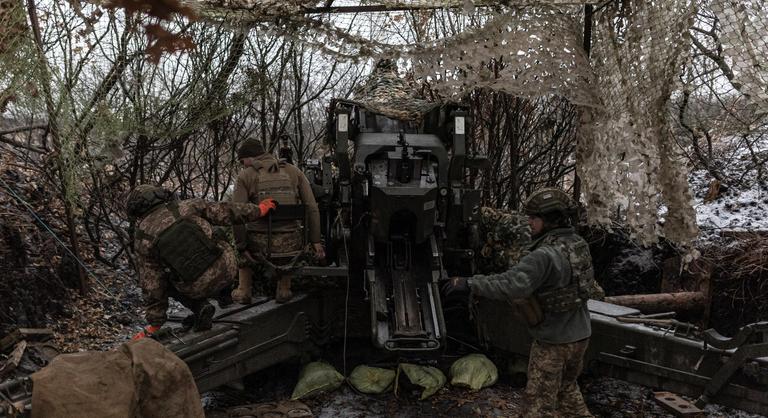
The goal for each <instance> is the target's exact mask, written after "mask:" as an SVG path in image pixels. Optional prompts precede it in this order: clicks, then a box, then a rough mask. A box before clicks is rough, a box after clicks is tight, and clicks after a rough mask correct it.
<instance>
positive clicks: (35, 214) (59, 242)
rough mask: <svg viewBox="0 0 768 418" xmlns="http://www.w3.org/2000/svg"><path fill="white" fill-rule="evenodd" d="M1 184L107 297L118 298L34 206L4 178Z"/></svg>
mask: <svg viewBox="0 0 768 418" xmlns="http://www.w3.org/2000/svg"><path fill="white" fill-rule="evenodd" d="M0 183H3V186H4V187H5V189H6V190H8V192H9V193H10V194H11V196H13V197H14V198H16V200H18V201H19V202H20V203H21V204H22V205H24V207H25V208H26V209H27V211H29V213H30V214H32V216H33V217H34V218H35V219H36V220H37V222H39V223H40V225H42V226H43V228H45V229H46V230H47V231H48V233H49V234H51V236H52V237H53V239H54V240H55V241H56V242H57V243H58V244H59V245H60V246H61V247H62V248H64V250H66V251H67V253H69V255H70V256H72V258H74V259H75V261H77V264H79V265H80V267H82V268H83V270H85V272H86V273H88V275H90V276H91V277H92V278H93V280H94V281H95V282H96V283H98V284H99V286H101V287H102V288H104V291H105V292H107V295H109V296H110V297H112V298H116V297H115V295H113V294H112V292H110V291H109V289H108V288H107V286H106V285H104V283H102V282H101V281H100V280H99V278H98V277H96V274H94V273H93V272H92V271H91V270H90V269H89V268H88V266H86V265H85V263H83V261H82V260H80V258H79V257H78V256H76V255H75V253H73V252H72V250H70V249H69V247H67V245H66V244H65V243H64V242H63V241H62V240H61V239H60V238H59V237H58V235H56V233H55V232H54V231H53V230H52V229H51V228H50V227H49V226H48V224H46V223H45V222H44V221H43V220H42V219H40V217H39V216H38V215H37V213H36V212H35V210H34V209H32V206H31V205H30V204H29V203H27V202H26V201H25V200H24V199H23V198H22V197H21V196H19V195H18V194H16V192H15V191H14V190H13V189H12V188H11V186H10V185H8V183H6V182H5V180H3V178H2V177H0Z"/></svg>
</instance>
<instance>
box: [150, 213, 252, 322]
mask: <svg viewBox="0 0 768 418" xmlns="http://www.w3.org/2000/svg"><path fill="white" fill-rule="evenodd" d="M175 211H177V213H174V212H175ZM260 216H261V213H260V210H259V207H258V206H257V205H250V204H239V203H212V202H206V201H204V200H202V199H190V200H184V201H172V202H170V203H167V204H161V205H158V206H157V207H155V208H154V209H152V210H151V211H150V212H148V213H147V214H145V215H144V216H143V217H142V218H140V219H139V220H138V223H137V225H136V230H135V239H136V241H135V249H136V252H137V254H138V270H139V284H140V285H141V289H142V293H143V296H144V304H145V309H146V318H147V321H148V322H149V324H150V325H154V326H160V325H162V324H163V323H164V322H165V320H166V311H167V310H168V297H173V298H174V299H176V300H177V301H179V302H180V303H182V304H183V305H184V306H186V307H187V308H189V309H190V310H192V311H193V312H197V311H198V309H199V308H200V306H201V305H202V304H205V303H207V300H206V299H207V298H211V297H215V296H217V295H219V294H220V293H221V292H222V291H224V290H227V291H228V290H229V287H230V285H231V284H232V283H233V282H234V278H235V276H236V274H237V259H236V256H235V252H234V250H233V248H232V246H231V245H229V243H227V242H223V241H216V240H212V241H213V242H214V243H215V245H216V247H218V249H219V250H220V255H219V257H218V258H217V259H216V260H215V261H214V262H213V264H211V265H210V267H208V268H207V270H205V272H204V273H203V274H201V275H200V276H199V277H198V278H197V279H195V280H194V281H183V280H180V279H179V278H178V277H176V275H175V274H174V273H172V271H171V269H170V268H168V266H167V265H166V264H165V263H164V262H163V261H161V260H160V259H159V258H158V256H157V254H156V250H155V248H154V245H153V243H154V242H155V239H156V237H158V236H161V234H162V233H163V231H164V230H166V229H168V228H169V227H170V226H171V225H173V224H174V223H175V222H176V220H177V218H180V217H181V218H184V219H186V220H189V221H191V222H193V223H194V224H195V225H197V226H198V227H199V228H200V229H201V230H202V232H203V233H204V234H205V235H206V236H207V237H208V238H211V237H212V235H213V227H212V224H213V225H233V224H244V223H246V222H253V221H255V220H257V219H258V218H259V217H260Z"/></svg>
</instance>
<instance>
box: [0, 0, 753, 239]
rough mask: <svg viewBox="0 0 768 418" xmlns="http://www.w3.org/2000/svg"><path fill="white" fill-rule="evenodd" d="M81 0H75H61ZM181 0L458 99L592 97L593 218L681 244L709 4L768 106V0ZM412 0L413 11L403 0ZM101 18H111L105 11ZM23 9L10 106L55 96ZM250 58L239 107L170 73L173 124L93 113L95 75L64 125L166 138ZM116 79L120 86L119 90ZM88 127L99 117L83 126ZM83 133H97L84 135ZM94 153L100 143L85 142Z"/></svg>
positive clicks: (168, 61)
mask: <svg viewBox="0 0 768 418" xmlns="http://www.w3.org/2000/svg"><path fill="white" fill-rule="evenodd" d="M585 3H590V4H593V5H594V7H595V10H596V11H595V15H594V33H593V36H592V52H591V56H590V57H587V55H586V53H585V52H584V50H583V48H582V39H581V36H582V31H583V24H584V23H583V19H584V4H585ZM71 4H77V2H71V3H66V5H64V6H63V7H70V5H71ZM183 4H184V5H186V6H190V7H191V8H192V9H193V10H194V11H195V13H196V14H197V15H198V16H199V17H200V18H201V19H200V20H198V21H196V22H195V23H193V24H192V28H193V29H194V28H200V27H213V28H215V27H218V25H220V24H222V23H223V24H224V25H225V27H227V28H235V29H237V30H242V29H245V28H248V29H249V30H250V32H249V39H253V37H255V36H259V37H262V39H265V38H270V37H281V38H283V39H287V40H290V41H293V42H294V43H295V44H296V45H303V46H308V47H311V48H313V49H315V50H316V51H318V52H321V53H322V54H324V56H326V57H329V59H330V60H337V61H343V62H346V63H351V64H354V63H361V64H367V63H369V62H371V59H373V60H378V59H381V58H389V59H393V60H397V61H398V63H399V64H400V66H401V73H402V72H404V71H405V70H407V71H409V72H410V76H411V77H412V78H413V81H409V82H408V85H409V86H410V85H418V84H419V83H426V84H427V85H428V86H429V87H430V91H432V92H436V93H438V94H439V95H440V96H442V98H450V99H458V98H459V97H461V95H463V94H465V93H467V92H468V91H470V90H471V89H473V88H478V87H481V88H491V89H496V90H500V91H504V92H507V93H510V94H514V95H518V96H522V97H537V96H548V95H559V96H563V97H566V98H568V100H570V101H571V102H573V103H575V104H577V105H580V106H581V109H582V128H581V130H580V141H579V147H578V152H577V154H578V155H577V161H578V164H577V167H578V173H579V174H580V177H581V179H582V180H583V185H584V187H583V191H584V197H583V198H584V200H585V202H586V204H587V206H588V213H589V216H590V220H591V221H593V222H596V223H602V224H607V223H609V222H610V221H611V219H613V218H615V214H616V213H617V209H619V212H620V214H621V215H622V217H626V219H627V222H628V223H629V225H630V226H631V227H632V229H633V230H634V231H635V232H636V237H637V238H639V239H640V240H641V241H643V242H652V241H654V240H655V239H656V238H657V237H658V235H660V234H664V235H666V236H667V237H668V238H669V239H671V240H673V241H676V242H681V243H685V242H689V241H690V240H691V239H693V238H694V237H695V236H696V233H697V229H696V225H695V218H694V212H693V209H692V207H691V203H692V199H691V193H690V191H689V190H688V186H687V182H686V168H685V165H684V163H683V162H682V161H681V160H680V159H679V158H678V156H677V155H676V146H673V144H674V142H673V141H672V140H671V129H670V119H671V117H674V116H675V115H674V114H672V112H670V106H669V104H670V99H671V98H674V97H675V95H676V94H678V92H679V90H680V88H681V86H679V85H678V81H679V75H680V73H681V72H682V68H683V67H684V66H686V65H689V64H688V63H689V58H690V57H691V56H692V53H696V50H695V48H694V47H693V45H692V44H693V43H694V40H695V39H697V38H698V35H699V34H698V33H697V32H696V31H693V30H691V27H692V23H693V21H694V19H695V18H696V14H697V13H699V14H701V13H702V12H707V13H711V14H713V16H714V17H715V19H716V20H713V22H715V23H713V24H712V25H711V27H710V28H709V29H711V30H712V33H713V34H714V35H715V37H714V38H712V39H714V41H712V42H720V45H713V44H711V43H707V42H709V41H707V42H704V43H705V46H707V47H709V49H710V52H712V53H713V55H716V56H714V57H713V60H715V61H717V60H718V59H719V60H720V62H721V63H722V64H724V65H722V66H721V67H722V68H721V72H722V73H723V74H725V79H724V80H723V81H722V82H721V84H722V85H723V86H724V87H723V89H728V87H725V86H726V85H728V86H732V88H733V89H735V92H733V93H732V94H739V95H743V97H744V99H745V100H747V101H749V103H751V106H752V109H753V112H754V115H752V116H755V117H758V116H760V115H765V114H768V87H767V86H768V62H766V60H768V58H766V57H768V41H767V40H766V39H767V38H768V36H766V33H768V27H767V25H768V5H767V4H766V0H751V1H732V0H669V1H656V2H650V1H628V0H624V1H599V0H595V1H589V2H572V1H560V0H549V1H546V0H541V1H533V0H531V1H526V0H520V1H508V2H480V1H472V0H445V1H426V0H413V1H393V0H384V1H379V2H374V1H365V2H357V1H351V0H349V1H346V0H345V1H341V0H337V1H333V2H328V1H312V0H290V1H278V0H226V1H225V0H221V1H215V0H192V1H184V2H183ZM328 5H331V6H333V7H348V6H371V7H376V6H380V7H378V8H375V9H374V10H375V11H369V12H360V13H354V12H348V13H334V14H329V13H325V12H327V11H328V9H324V7H326V6H328ZM406 8H411V9H414V10H410V11H404V10H403V9H406ZM83 9H87V10H86V11H85V12H84V13H85V17H86V18H91V17H93V15H89V14H88V13H91V12H92V9H90V8H86V7H85V6H83ZM350 10H351V9H350ZM99 18H102V19H103V16H102V17H100V16H96V17H95V18H94V19H95V20H96V21H98V19H99ZM26 19H27V17H26V13H25V8H24V3H23V2H22V1H20V0H17V1H9V0H3V1H0V25H2V26H0V27H3V28H10V29H4V30H3V31H2V33H0V71H2V76H0V77H2V78H0V99H1V100H0V105H2V107H3V108H5V107H6V106H7V105H8V102H12V103H13V104H12V105H11V107H15V108H17V109H19V108H23V107H27V108H32V107H36V108H37V109H38V111H39V109H42V108H44V104H43V102H42V100H41V98H40V96H41V94H40V92H41V88H40V85H41V79H42V76H41V75H40V73H41V72H40V71H39V70H40V67H39V65H40V61H39V60H37V59H36V54H35V50H34V48H33V43H32V42H31V35H30V33H29V31H28V30H26V29H25V28H26V26H27V20H26ZM54 23H55V22H50V21H49V22H43V23H42V25H43V26H44V27H50V26H51V25H53V24H54ZM163 23H164V24H167V22H163ZM46 25H47V26H46ZM177 27H178V26H177ZM705 29H706V28H705ZM128 47H129V54H128V59H129V60H131V59H136V56H141V55H142V54H141V50H140V49H139V48H141V47H145V45H144V46H143V44H142V43H141V42H133V43H130V45H129V46H128ZM94 53H95V54H99V53H100V51H99V50H95V52H94ZM196 54H198V52H196V51H193V52H184V53H182V54H175V55H168V56H164V57H163V59H162V60H161V62H160V65H159V67H158V68H160V69H162V71H173V68H174V67H173V65H172V64H173V62H174V60H179V59H181V58H184V59H191V58H194V59H196V60H198V61H202V60H203V59H204V58H205V57H203V56H198V55H196ZM180 57H181V58H180ZM49 58H51V59H52V58H53V57H49ZM113 58H114V57H106V58H105V59H104V60H103V61H102V62H100V63H99V62H97V64H98V65H95V66H94V68H95V71H97V72H106V70H105V68H106V69H108V68H109V65H110V64H111V62H112V61H113ZM248 65H249V62H240V63H238V64H237V67H236V69H235V71H234V72H233V74H235V75H234V76H233V78H232V79H224V80H215V81H217V83H218V84H216V85H215V86H214V87H216V88H220V89H221V90H223V91H225V92H228V93H226V94H227V96H226V97H227V98H228V99H229V104H230V105H231V107H230V109H210V108H208V107H204V106H201V107H200V109H198V110H195V109H196V108H195V106H194V103H192V105H190V103H188V102H185V101H184V100H188V97H193V95H192V94H189V95H185V94H183V95H180V96H178V97H177V96H176V92H174V91H164V90H163V88H164V85H163V83H162V82H158V84H156V85H153V86H152V88H154V89H157V94H156V96H157V97H158V99H157V100H160V98H167V97H173V98H174V99H175V100H178V101H179V103H180V106H189V107H190V108H191V109H192V113H191V114H190V117H189V118H187V120H186V121H185V122H184V123H183V124H178V123H177V124H175V125H173V124H170V123H165V122H164V120H163V115H162V114H152V113H151V112H150V113H149V114H146V115H141V114H138V113H137V112H133V113H131V112H125V111H123V109H121V108H117V107H115V106H114V105H113V103H111V102H110V101H109V100H106V101H102V102H100V104H99V106H96V107H95V108H96V109H100V110H99V111H97V112H96V111H89V112H90V113H88V112H81V109H83V103H88V99H89V98H90V97H93V96H94V93H95V90H97V88H98V86H95V85H94V86H86V87H84V90H82V91H77V92H75V93H76V94H74V93H73V95H72V96H73V98H75V99H78V100H81V101H82V102H83V103H79V102H77V101H75V100H73V101H68V100H63V101H61V102H60V103H61V104H62V106H63V108H62V110H61V120H60V122H61V124H62V127H61V131H62V133H63V137H64V138H71V139H72V141H70V142H72V143H75V144H79V145H82V144H88V145H89V147H90V146H91V145H92V144H97V145H98V144H101V145H99V146H101V147H104V148H109V147H110V146H111V145H110V144H109V143H108V142H109V141H110V140H114V137H115V135H113V134H112V135H110V133H111V132H120V133H121V134H123V133H130V132H141V133H142V134H147V135H152V136H167V137H174V136H179V135H183V134H184V133H185V132H191V131H193V130H195V129H198V128H200V127H202V126H204V125H205V124H207V123H209V122H211V121H212V120H215V119H216V118H217V117H220V116H221V115H224V114H226V112H227V111H233V110H232V109H235V108H237V107H238V106H243V105H246V104H247V103H248V101H249V100H250V99H252V98H253V93H252V91H253V89H254V83H255V81H253V80H258V77H263V75H260V74H253V73H252V72H251V69H250V68H249V67H248ZM49 68H50V70H51V75H52V80H53V82H52V84H53V91H54V95H56V92H57V91H60V89H61V86H63V85H64V82H65V80H64V79H63V77H62V74H60V73H58V72H57V71H58V70H57V68H58V67H57V63H56V62H52V63H50V64H49ZM88 71H93V68H89V69H88ZM150 71H151V70H150V69H149V68H147V72H150ZM124 78H125V77H124ZM122 81H125V80H122ZM141 82H145V81H143V80H138V81H137V80H136V79H130V80H128V84H120V83H117V84H116V86H122V87H123V88H127V87H130V86H131V85H132V84H130V83H141ZM145 83H146V82H145ZM116 86H113V87H112V88H113V89H115V90H118V87H116ZM217 86H220V87H217ZM192 88H198V89H199V88H201V87H200V86H199V85H195V86H192ZM88 89H90V91H89V90H88ZM116 96H119V95H117V94H116ZM108 97H109V96H108ZM405 99H407V98H405ZM405 99H404V100H405ZM113 100H114V99H113ZM123 100H124V103H128V102H127V101H125V99H123ZM70 102H71V104H70ZM67 106H71V107H72V109H68V108H67ZM425 106H427V105H425ZM195 111H196V112H198V113H197V114H195V113H194V112H195ZM84 114H90V115H91V116H89V117H90V118H91V123H90V124H84V123H82V121H81V120H80V117H81V115H84ZM196 116H198V117H196ZM38 120H39V119H38ZM91 124H92V125H91ZM84 125H87V126H93V128H89V129H87V130H84V129H83V126H84ZM84 131H85V132H87V135H86V136H87V140H82V141H79V140H78V141H75V140H74V139H76V138H77V135H79V134H80V133H81V132H84ZM96 137H98V138H96ZM70 142H67V143H70ZM67 143H65V144H63V145H66V144H67ZM76 149H77V148H76V147H75V148H73V149H72V152H73V153H74V152H75V150H76ZM65 151H66V150H65ZM88 152H93V151H92V150H90V148H89V149H88ZM73 161H74V160H73ZM72 164H73V165H74V164H75V163H74V162H72ZM663 206H665V207H666V208H667V212H666V214H665V215H663V217H664V219H665V222H664V223H663V225H662V224H661V223H660V222H658V221H659V210H660V208H661V207H663ZM662 213H663V211H662Z"/></svg>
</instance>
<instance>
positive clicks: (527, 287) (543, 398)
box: [468, 228, 592, 417]
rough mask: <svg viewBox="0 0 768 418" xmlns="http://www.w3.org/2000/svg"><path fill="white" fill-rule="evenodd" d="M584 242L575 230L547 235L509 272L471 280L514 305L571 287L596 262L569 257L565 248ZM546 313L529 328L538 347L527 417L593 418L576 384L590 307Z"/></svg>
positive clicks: (480, 290) (479, 290)
mask: <svg viewBox="0 0 768 418" xmlns="http://www.w3.org/2000/svg"><path fill="white" fill-rule="evenodd" d="M579 240H581V242H583V240H582V239H581V238H580V237H579V236H578V235H576V233H575V232H574V231H573V229H572V228H557V229H553V230H550V231H548V232H545V233H543V234H542V235H541V236H540V237H538V238H537V239H536V240H535V241H534V243H533V244H532V245H531V247H530V251H531V252H530V253H528V254H527V255H525V256H523V257H522V258H521V259H520V261H519V262H518V263H517V264H515V265H514V266H512V267H511V268H509V269H508V270H507V271H505V272H503V273H499V274H491V275H476V276H474V277H472V278H470V279H469V281H468V283H469V286H470V289H471V291H472V292H473V294H475V295H478V296H482V297H485V298H488V299H493V300H501V301H512V300H519V299H524V298H528V297H530V296H532V295H542V294H547V293H548V292H552V291H553V290H559V289H562V288H565V287H568V286H569V285H571V284H572V281H573V275H572V268H571V266H572V265H585V263H586V265H588V266H589V267H591V258H588V259H587V260H577V259H575V258H574V254H568V253H567V252H566V251H565V249H566V248H569V247H568V246H566V245H564V244H563V243H573V242H579ZM584 244H586V243H584ZM569 245H570V244H569ZM581 248H583V247H581ZM580 256H581V257H584V253H581V254H580ZM586 257H589V252H588V248H587V252H586ZM543 310H544V315H543V319H542V320H541V321H540V322H539V323H538V324H536V325H533V326H529V331H530V333H531V335H532V336H533V339H534V343H533V345H532V347H531V352H530V356H529V363H528V384H527V386H526V390H525V395H526V396H525V398H526V404H527V407H526V415H525V416H531V417H534V416H536V417H550V416H558V415H562V416H569V417H586V416H591V414H590V413H589V410H588V409H587V407H586V405H585V404H584V400H583V398H582V396H581V392H580V391H579V387H578V384H577V382H576V378H577V377H578V376H579V373H580V372H581V369H582V363H583V356H584V352H585V350H586V348H587V345H588V342H589V337H590V336H591V334H592V328H591V323H590V316H589V311H588V310H587V304H586V301H580V302H579V303H578V306H577V307H576V308H575V309H572V310H569V311H565V312H551V311H548V310H547V309H546V307H543Z"/></svg>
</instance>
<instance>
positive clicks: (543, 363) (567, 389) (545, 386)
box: [524, 339, 592, 417]
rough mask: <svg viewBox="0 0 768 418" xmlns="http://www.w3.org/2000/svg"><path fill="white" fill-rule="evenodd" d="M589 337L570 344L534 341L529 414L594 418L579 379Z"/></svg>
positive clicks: (527, 392) (527, 390)
mask: <svg viewBox="0 0 768 418" xmlns="http://www.w3.org/2000/svg"><path fill="white" fill-rule="evenodd" d="M588 345H589V339H586V340H581V341H577V342H574V343H568V344H547V343H543V342H538V341H534V342H533V344H532V345H531V352H530V358H529V360H528V384H527V385H526V386H525V395H524V396H525V398H524V399H525V407H526V408H525V413H524V416H526V417H592V414H591V413H590V412H589V409H587V405H586V404H585V403H584V398H583V397H582V396H581V390H580V389H579V384H578V383H577V382H576V379H577V378H578V377H579V374H580V373H581V369H582V367H583V365H584V352H585V351H586V350H587V346H588Z"/></svg>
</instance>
